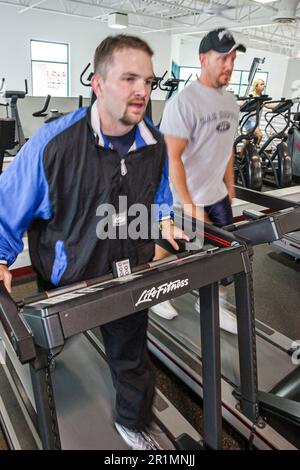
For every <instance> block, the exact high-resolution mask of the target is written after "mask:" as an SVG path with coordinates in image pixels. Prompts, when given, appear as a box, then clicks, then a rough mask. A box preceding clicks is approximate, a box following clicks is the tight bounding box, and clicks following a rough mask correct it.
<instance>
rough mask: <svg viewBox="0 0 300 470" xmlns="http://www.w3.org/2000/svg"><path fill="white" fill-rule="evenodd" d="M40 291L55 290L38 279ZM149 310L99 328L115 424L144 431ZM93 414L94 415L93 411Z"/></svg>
mask: <svg viewBox="0 0 300 470" xmlns="http://www.w3.org/2000/svg"><path fill="white" fill-rule="evenodd" d="M37 282H38V287H39V290H40V291H43V290H49V289H54V288H55V286H54V285H52V284H50V283H48V282H45V281H44V280H43V279H41V278H40V277H38V279H37ZM147 325H148V310H143V311H141V312H138V313H133V314H132V315H128V316H127V317H123V318H121V319H119V320H115V321H113V322H110V323H106V324H105V325H103V326H101V333H102V336H103V340H104V346H105V352H106V356H107V362H108V365H109V367H110V372H111V376H112V380H113V384H114V387H115V389H116V409H115V420H116V421H117V422H118V423H120V424H122V425H124V426H126V427H128V428H131V429H139V430H143V429H144V428H145V427H146V426H147V425H148V424H150V422H151V420H152V404H153V397H154V387H155V379H154V370H153V368H152V365H151V362H150V358H149V353H148V349H147ZM95 412H96V411H95Z"/></svg>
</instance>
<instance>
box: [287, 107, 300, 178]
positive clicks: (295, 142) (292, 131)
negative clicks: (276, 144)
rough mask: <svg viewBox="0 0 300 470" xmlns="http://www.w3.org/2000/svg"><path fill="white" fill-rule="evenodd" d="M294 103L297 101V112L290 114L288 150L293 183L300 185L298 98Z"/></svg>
mask: <svg viewBox="0 0 300 470" xmlns="http://www.w3.org/2000/svg"><path fill="white" fill-rule="evenodd" d="M293 101H294V102H295V100H293ZM296 101H298V107H297V112H296V113H291V116H293V117H292V118H291V123H292V125H291V127H290V128H289V130H288V148H289V152H290V155H291V157H292V170H293V181H294V182H295V183H300V98H297V100H296Z"/></svg>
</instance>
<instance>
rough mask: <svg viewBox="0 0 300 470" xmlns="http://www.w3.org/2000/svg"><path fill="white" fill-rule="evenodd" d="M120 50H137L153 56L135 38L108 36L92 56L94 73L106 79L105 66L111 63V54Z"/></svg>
mask: <svg viewBox="0 0 300 470" xmlns="http://www.w3.org/2000/svg"><path fill="white" fill-rule="evenodd" d="M121 49H139V50H141V51H144V52H146V54H148V55H149V56H150V57H152V56H153V50H152V49H151V47H150V46H149V45H148V44H147V43H146V42H145V41H143V39H140V38H138V37H137V36H127V35H126V34H118V35H117V36H108V37H107V38H106V39H104V40H103V41H102V42H101V43H100V44H99V46H98V47H97V49H96V51H95V55H94V73H100V74H101V75H103V76H104V78H105V77H106V74H107V66H108V65H109V64H111V63H112V60H113V53H114V52H115V51H119V50H121Z"/></svg>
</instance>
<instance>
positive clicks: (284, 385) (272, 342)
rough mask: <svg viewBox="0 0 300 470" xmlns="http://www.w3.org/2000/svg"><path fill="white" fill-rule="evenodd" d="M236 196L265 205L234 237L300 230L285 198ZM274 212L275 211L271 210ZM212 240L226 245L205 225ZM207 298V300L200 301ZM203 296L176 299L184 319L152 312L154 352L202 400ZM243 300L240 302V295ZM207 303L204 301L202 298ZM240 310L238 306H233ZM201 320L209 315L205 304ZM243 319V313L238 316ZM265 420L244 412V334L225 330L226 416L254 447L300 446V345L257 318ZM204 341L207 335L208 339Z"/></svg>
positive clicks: (234, 229)
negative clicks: (295, 360)
mask: <svg viewBox="0 0 300 470" xmlns="http://www.w3.org/2000/svg"><path fill="white" fill-rule="evenodd" d="M236 196H237V198H239V199H242V200H244V201H249V202H250V203H253V204H255V205H259V206H261V207H264V208H266V209H267V211H268V215H266V214H265V213H263V212H253V211H251V210H248V211H247V212H246V213H245V215H246V216H247V217H248V218H249V219H251V220H250V221H243V222H241V223H238V224H235V225H233V226H230V227H228V230H229V231H230V232H229V233H230V234H232V235H234V236H235V237H236V238H237V239H239V238H240V237H241V239H243V240H247V242H248V243H249V244H251V245H253V246H255V245H258V244H262V243H268V242H272V241H274V240H278V239H281V238H282V237H283V236H285V234H286V233H289V232H291V231H293V230H296V229H297V228H300V205H297V204H295V203H294V202H290V201H288V200H285V199H279V198H276V197H273V196H269V195H268V194H266V193H259V192H256V191H252V190H249V189H245V188H240V187H236ZM271 210H272V213H270V214H269V212H270V211H271ZM205 236H206V240H207V241H208V242H211V239H212V240H216V239H217V240H218V242H219V243H220V244H222V243H225V241H226V237H224V235H223V231H220V232H219V234H218V235H217V233H216V231H215V229H214V230H213V232H212V231H211V227H210V226H206V227H205ZM200 299H201V297H200ZM196 300H197V293H194V292H192V293H189V294H186V295H184V296H182V297H180V298H176V299H175V300H174V301H172V305H173V306H174V307H175V308H176V310H177V311H178V317H176V318H175V319H173V320H172V321H169V320H164V319H162V318H160V317H158V316H157V315H155V314H150V323H149V329H148V332H149V334H148V339H149V348H150V350H151V351H152V353H153V354H155V355H156V356H157V357H158V358H159V359H160V360H161V361H162V362H163V363H164V364H165V365H166V366H167V367H168V368H169V369H170V370H171V371H172V372H173V373H175V374H176V375H177V376H178V377H179V378H180V379H181V380H182V381H184V382H185V383H186V385H187V386H188V387H190V388H191V389H192V390H193V391H194V392H195V393H196V394H197V395H199V396H200V397H202V394H203V390H202V385H203V378H202V377H203V372H202V358H201V355H199V350H200V347H201V345H200V342H199V338H198V336H197V335H196V334H195V331H196V332H197V328H198V323H199V313H198V312H197V311H196V310H195V302H196ZM236 300H237V301H239V298H238V296H237V298H236ZM200 301H201V300H200ZM228 308H230V309H231V310H232V311H234V307H233V306H231V305H229V304H228ZM200 311H201V314H200V318H201V316H202V315H203V314H204V315H205V307H203V305H202V304H201V307H200ZM237 319H239V314H237ZM255 325H256V344H257V364H256V366H257V368H258V384H259V387H258V389H259V391H258V398H259V402H258V405H259V417H258V419H257V420H256V421H255V422H253V421H251V420H248V419H247V418H245V416H244V415H243V414H241V413H240V407H239V403H238V401H237V400H238V399H239V396H240V395H239V389H240V386H241V382H240V370H239V362H238V355H237V347H238V345H239V347H240V346H241V342H243V335H239V336H238V337H237V336H236V335H232V334H230V333H228V332H226V331H221V358H222V366H221V374H222V413H223V418H224V419H225V420H226V421H228V423H229V424H230V425H232V426H233V427H234V428H235V429H237V430H238V431H239V433H241V434H242V435H243V436H244V437H245V439H246V440H249V445H253V446H255V447H256V448H259V449H282V450H284V449H296V448H297V449H299V448H300V438H299V436H300V433H299V430H300V429H299V427H300V392H299V390H300V375H299V374H300V368H299V365H297V364H295V363H293V361H292V359H293V358H297V356H298V358H299V352H300V346H299V345H298V346H297V345H295V344H294V346H293V341H292V340H291V339H289V338H287V337H286V336H284V335H282V334H280V333H278V332H277V331H275V330H274V329H273V328H271V327H270V326H268V325H266V324H264V323H262V322H260V321H258V320H256V321H255ZM202 338H203V337H202Z"/></svg>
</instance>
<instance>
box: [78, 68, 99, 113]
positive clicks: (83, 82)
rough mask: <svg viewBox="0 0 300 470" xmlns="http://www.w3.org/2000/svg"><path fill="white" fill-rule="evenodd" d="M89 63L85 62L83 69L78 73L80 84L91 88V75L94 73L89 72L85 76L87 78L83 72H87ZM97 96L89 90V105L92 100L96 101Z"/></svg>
mask: <svg viewBox="0 0 300 470" xmlns="http://www.w3.org/2000/svg"><path fill="white" fill-rule="evenodd" d="M90 66H91V64H90V62H89V63H88V64H87V66H86V67H85V68H84V69H83V71H82V72H81V75H80V83H81V85H83V86H85V87H89V88H91V79H92V76H93V75H94V72H90V73H89V74H88V76H87V78H84V76H85V74H86V73H87V71H88V69H89V68H90ZM96 99H97V97H96V95H95V93H94V91H93V90H92V91H91V103H90V104H91V105H92V104H93V103H94V101H96Z"/></svg>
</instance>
